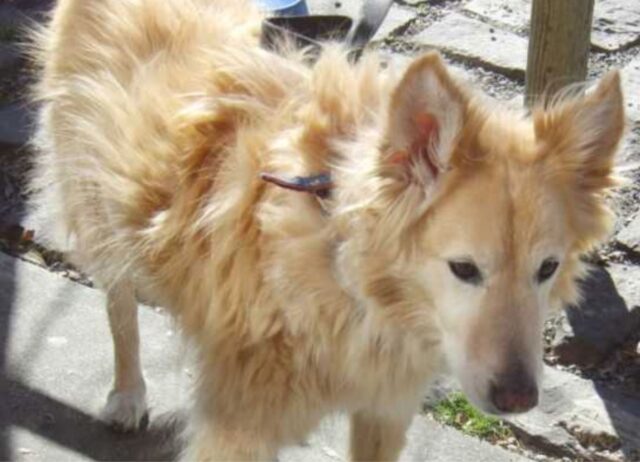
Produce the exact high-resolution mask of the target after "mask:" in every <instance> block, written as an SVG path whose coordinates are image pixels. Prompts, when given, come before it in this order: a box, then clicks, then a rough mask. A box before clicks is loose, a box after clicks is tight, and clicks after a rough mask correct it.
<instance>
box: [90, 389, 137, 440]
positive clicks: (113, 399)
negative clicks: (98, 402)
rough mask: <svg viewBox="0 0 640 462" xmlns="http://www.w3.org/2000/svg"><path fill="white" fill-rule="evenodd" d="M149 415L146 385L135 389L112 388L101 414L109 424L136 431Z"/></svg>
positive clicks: (119, 428) (124, 429) (123, 429)
mask: <svg viewBox="0 0 640 462" xmlns="http://www.w3.org/2000/svg"><path fill="white" fill-rule="evenodd" d="M146 415H147V400H146V390H145V387H144V385H143V386H140V387H138V388H135V389H133V390H127V391H119V390H111V392H110V393H109V396H108V397H107V404H106V405H105V407H104V409H103V410H102V413H101V415H100V417H101V419H102V420H103V421H104V422H106V423H107V424H109V425H111V426H113V427H114V428H117V429H118V430H122V431H135V430H138V429H139V428H140V425H141V423H142V421H143V420H145V416H146Z"/></svg>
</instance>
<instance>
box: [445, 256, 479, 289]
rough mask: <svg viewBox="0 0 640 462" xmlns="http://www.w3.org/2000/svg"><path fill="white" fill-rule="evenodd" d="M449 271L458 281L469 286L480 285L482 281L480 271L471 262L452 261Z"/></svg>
mask: <svg viewBox="0 0 640 462" xmlns="http://www.w3.org/2000/svg"><path fill="white" fill-rule="evenodd" d="M449 269H450V270H451V272H452V273H453V274H454V275H455V276H456V277H457V278H458V279H460V280H461V281H463V282H466V283H468V284H480V282H481V281H482V275H481V274H480V270H479V269H478V267H477V266H476V265H475V264H474V263H472V262H470V261H450V262H449Z"/></svg>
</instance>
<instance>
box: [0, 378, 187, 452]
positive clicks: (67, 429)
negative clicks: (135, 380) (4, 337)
mask: <svg viewBox="0 0 640 462" xmlns="http://www.w3.org/2000/svg"><path fill="white" fill-rule="evenodd" d="M3 381H4V383H3V384H1V385H0V386H1V387H2V388H4V390H3V395H4V396H5V398H7V400H6V402H7V403H12V404H10V407H8V408H6V409H4V412H6V413H7V415H1V414H3V413H4V412H0V419H1V420H5V421H6V423H8V424H10V425H13V426H17V427H20V428H22V429H25V430H28V431H29V432H31V433H33V434H36V435H38V436H40V437H42V438H44V439H46V440H49V441H50V442H53V443H55V444H56V445H58V446H62V447H64V448H65V449H66V450H69V451H73V452H76V453H79V454H82V455H84V456H87V457H88V458H90V459H93V460H121V461H124V460H128V461H142V460H145V461H149V460H166V461H171V460H175V459H176V458H177V456H178V453H179V443H178V441H179V435H180V434H181V430H182V429H183V428H184V416H183V415H181V414H178V413H175V414H174V413H171V414H162V415H158V416H153V418H152V423H151V424H150V425H149V426H148V428H146V429H144V430H141V431H138V432H135V433H121V432H117V431H115V430H113V429H111V428H109V427H108V426H107V425H105V424H104V423H103V422H101V421H99V420H98V419H96V418H95V417H92V416H90V415H88V414H86V413H84V412H82V411H81V410H78V409H75V408H73V407H71V406H69V405H67V404H65V403H62V402H60V401H58V400H56V399H54V398H51V397H49V396H47V395H45V394H43V393H41V392H40V391H38V390H34V389H32V388H29V387H27V386H26V385H24V384H22V383H20V382H19V381H16V380H11V379H4V380H3ZM40 455H41V456H46V454H40ZM8 458H11V455H10V454H0V459H1V460H7V459H8Z"/></svg>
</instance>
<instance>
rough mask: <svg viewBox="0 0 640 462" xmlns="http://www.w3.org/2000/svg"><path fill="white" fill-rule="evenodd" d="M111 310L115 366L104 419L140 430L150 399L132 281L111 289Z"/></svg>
mask: <svg viewBox="0 0 640 462" xmlns="http://www.w3.org/2000/svg"><path fill="white" fill-rule="evenodd" d="M107 312H108V313H109V326H110V327H111V335H112V336H113V349H114V358H115V367H114V380H113V389H112V390H111V392H110V393H109V397H108V398H107V404H106V405H105V407H104V409H103V411H102V419H103V420H105V421H106V422H107V423H109V424H111V425H113V426H114V427H116V428H118V429H121V430H125V431H129V430H136V429H137V428H138V427H139V426H140V423H141V422H142V421H143V420H144V417H145V415H146V413H147V402H146V397H145V395H146V387H145V383H144V378H143V376H142V368H141V366H140V334H139V329H138V304H137V301H136V297H135V292H134V290H133V288H132V287H131V285H130V284H128V283H126V282H125V283H119V284H117V285H115V286H114V287H112V288H111V289H110V290H109V291H108V292H107Z"/></svg>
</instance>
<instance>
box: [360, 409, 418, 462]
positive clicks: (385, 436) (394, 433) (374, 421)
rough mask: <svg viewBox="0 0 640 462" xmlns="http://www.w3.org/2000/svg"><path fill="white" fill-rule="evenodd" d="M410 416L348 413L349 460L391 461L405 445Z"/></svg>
mask: <svg viewBox="0 0 640 462" xmlns="http://www.w3.org/2000/svg"><path fill="white" fill-rule="evenodd" d="M410 422H411V416H379V415H375V414H370V413H366V412H356V413H354V414H353V415H352V416H351V460H352V461H353V462H364V461H394V460H397V459H398V456H399V455H400V451H401V450H402V448H403V447H404V444H405V441H406V438H405V433H406V431H407V427H408V426H409V423H410Z"/></svg>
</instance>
